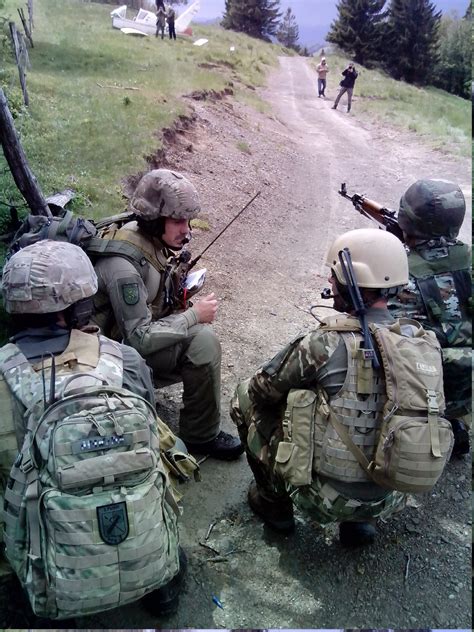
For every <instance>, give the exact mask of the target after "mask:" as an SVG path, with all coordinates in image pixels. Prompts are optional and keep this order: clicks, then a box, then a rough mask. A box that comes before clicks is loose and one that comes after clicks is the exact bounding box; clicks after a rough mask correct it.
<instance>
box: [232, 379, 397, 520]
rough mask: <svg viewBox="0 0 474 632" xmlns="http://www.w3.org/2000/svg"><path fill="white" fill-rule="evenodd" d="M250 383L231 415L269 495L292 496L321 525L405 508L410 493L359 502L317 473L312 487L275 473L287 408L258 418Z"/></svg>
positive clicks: (235, 401) (236, 396) (238, 392)
mask: <svg viewBox="0 0 474 632" xmlns="http://www.w3.org/2000/svg"><path fill="white" fill-rule="evenodd" d="M248 383H249V380H246V381H245V382H241V383H240V384H239V385H238V386H237V388H236V391H235V393H234V396H233V398H232V400H231V403H230V416H231V418H232V420H233V421H234V423H235V424H236V426H237V429H238V431H239V435H240V440H241V441H242V443H243V444H244V446H245V452H246V455H247V460H248V462H249V465H250V468H251V470H252V472H253V474H254V476H255V481H256V483H257V485H258V487H259V489H260V490H261V491H262V493H264V494H265V496H267V497H268V498H269V499H274V500H280V499H282V498H285V497H290V498H291V499H292V501H293V503H294V504H295V505H296V507H298V508H299V509H301V510H302V511H303V512H304V513H306V514H308V515H309V516H310V517H311V518H312V519H313V520H314V521H315V522H317V523H319V524H320V525H328V524H331V523H333V522H343V521H346V520H351V521H366V520H371V519H376V518H386V517H388V516H389V515H390V514H392V513H394V512H396V511H400V510H401V509H403V508H404V507H405V502H406V494H403V493H401V492H397V491H391V492H388V493H387V494H386V495H385V496H384V497H383V498H382V499H379V500H374V501H362V500H357V499H355V498H349V497H347V496H345V495H343V494H342V493H341V492H339V491H337V490H336V489H334V488H333V487H332V486H331V485H330V483H329V482H327V479H325V480H324V481H322V480H321V479H320V478H319V477H318V476H317V474H314V475H313V481H312V483H311V485H306V486H302V487H294V486H292V485H290V484H289V483H287V482H285V481H284V480H283V478H282V477H281V476H279V475H278V474H277V473H276V472H275V470H274V465H275V457H276V453H277V450H278V444H279V443H280V441H281V440H282V439H283V428H282V423H281V419H282V418H283V412H284V407H283V408H282V409H281V410H275V411H273V414H268V416H266V415H262V414H260V415H257V414H256V411H255V410H254V408H253V406H252V404H251V401H250V398H249V396H248Z"/></svg>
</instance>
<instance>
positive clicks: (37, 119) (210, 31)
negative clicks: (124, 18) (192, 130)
mask: <svg viewBox="0 0 474 632" xmlns="http://www.w3.org/2000/svg"><path fill="white" fill-rule="evenodd" d="M18 6H21V2H20V0H6V9H4V10H3V14H6V15H9V16H11V17H12V19H14V20H15V21H17V22H18V15H17V11H16V9H17V7H18ZM34 7H35V16H34V21H35V28H34V32H33V37H34V43H35V46H34V48H33V49H30V51H29V54H30V61H31V69H30V70H29V73H28V91H29V95H30V107H29V109H28V111H26V110H25V109H22V107H21V94H20V91H19V88H18V78H17V74H16V69H15V68H14V67H13V66H12V65H10V66H8V65H7V67H6V68H3V69H0V82H1V84H2V86H3V87H4V89H5V90H6V93H7V96H8V98H9V102H10V105H11V108H12V110H13V111H14V113H15V116H16V119H15V122H16V125H17V129H18V131H19V132H20V134H21V138H22V142H23V145H24V148H25V151H26V154H27V156H28V158H29V161H30V164H31V167H32V169H33V171H34V173H35V174H36V176H37V178H38V181H39V182H40V184H41V187H42V189H43V191H44V193H45V194H50V193H52V192H54V191H57V190H61V189H63V188H64V187H65V186H71V187H72V188H74V189H75V190H76V191H77V193H78V197H77V198H76V200H75V202H74V205H75V208H76V209H77V210H80V211H81V212H83V213H85V214H87V215H89V216H92V217H100V216H105V215H110V214H113V213H116V212H118V211H121V210H122V209H123V206H124V204H123V199H122V197H121V189H120V180H121V178H122V177H123V176H125V175H127V174H130V173H136V172H138V171H141V170H143V169H144V168H145V161H144V156H146V155H147V154H150V153H153V152H155V151H156V150H157V149H158V148H159V146H160V140H159V137H158V135H157V132H158V131H159V130H160V129H161V128H162V127H165V126H167V125H169V124H170V123H171V122H172V121H173V120H174V119H175V118H176V117H177V116H178V115H180V114H183V113H185V112H186V110H187V108H188V105H187V101H186V100H185V99H182V98H181V97H182V95H183V94H186V93H189V92H192V91H194V90H202V89H207V90H209V89H214V90H221V89H223V88H225V87H226V86H227V85H229V82H232V84H233V88H234V91H235V97H236V98H238V99H242V100H245V101H247V102H249V103H251V104H252V105H254V106H255V107H258V108H263V107H265V105H264V104H263V103H262V102H261V101H259V100H258V97H257V96H256V94H255V92H254V91H253V90H251V89H250V88H252V87H255V86H258V85H261V84H263V83H264V81H265V75H266V73H267V72H268V70H269V69H270V68H271V66H272V65H275V64H276V63H277V56H278V55H279V54H282V52H284V51H283V49H281V48H280V47H278V46H274V45H270V44H266V43H264V42H260V41H258V40H254V39H252V38H249V37H247V36H245V35H242V34H238V33H234V32H230V31H225V30H223V29H220V28H218V27H214V26H207V27H206V26H195V27H194V38H193V39H196V38H197V37H206V38H208V39H209V43H208V44H207V45H205V46H203V47H196V46H193V44H192V41H193V40H191V39H189V38H188V39H186V40H185V39H178V41H176V42H170V41H169V40H167V39H165V40H164V41H161V39H155V38H154V37H147V38H136V37H131V36H126V35H124V34H122V33H121V32H120V31H117V30H115V29H112V28H111V18H110V15H109V14H110V11H111V9H112V8H113V6H112V5H103V4H95V3H94V2H82V1H81V0H35V2H34ZM231 46H232V47H235V50H233V51H231V50H230V48H231ZM311 63H313V64H314V65H316V63H317V60H312V62H311ZM328 63H329V65H330V67H331V73H330V75H329V83H330V86H331V87H334V88H335V87H336V86H337V85H338V83H339V78H340V74H339V73H340V71H341V70H342V69H343V67H344V65H345V60H343V59H342V57H338V56H336V55H331V56H328ZM356 95H357V97H358V99H357V103H356V105H355V107H354V109H355V108H357V115H360V114H361V113H362V114H363V115H365V116H369V117H370V118H371V119H375V120H379V121H388V122H389V123H390V124H394V125H400V126H401V127H404V128H409V129H412V130H413V131H415V132H418V133H420V134H423V135H427V136H428V137H429V139H430V142H432V143H433V145H434V146H436V147H442V148H443V149H446V150H448V151H453V152H456V153H461V154H465V155H467V154H468V152H469V149H470V102H468V101H464V100H462V99H459V98H457V97H454V96H452V95H448V94H447V93H444V92H441V91H439V90H435V89H423V90H421V89H418V88H415V87H413V86H408V85H406V84H404V83H401V82H396V81H393V80H391V79H388V78H386V77H384V76H383V75H382V74H381V73H378V72H376V71H368V70H365V69H363V70H362V72H361V74H360V77H359V79H358V82H357V84H356ZM2 161H3V157H1V158H0V191H1V195H0V202H5V201H6V202H8V203H10V202H13V203H15V202H16V203H17V204H19V203H21V198H20V196H19V194H18V192H17V190H16V188H15V186H14V184H13V182H12V180H11V177H10V175H9V173H8V169H7V168H6V166H5V164H4V163H3V162H2ZM4 208H5V207H4V206H1V205H0V215H1V211H2V209H4ZM0 231H1V226H0Z"/></svg>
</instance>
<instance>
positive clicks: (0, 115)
mask: <svg viewBox="0 0 474 632" xmlns="http://www.w3.org/2000/svg"><path fill="white" fill-rule="evenodd" d="M0 143H1V145H2V147H3V153H4V154H5V159H6V161H7V162H8V166H9V167H10V171H11V173H12V176H13V179H14V180H15V184H16V186H17V187H18V189H19V191H20V193H21V194H22V196H23V197H24V198H25V200H26V203H27V204H28V206H29V207H30V209H31V212H32V214H33V215H48V216H49V217H51V215H52V213H51V211H50V210H49V208H48V205H47V203H46V200H45V198H44V195H43V193H42V191H41V188H40V186H39V184H38V182H37V180H36V178H35V176H34V174H33V172H32V171H31V169H30V166H29V165H28V160H27V158H26V156H25V152H24V151H23V147H22V146H21V142H20V139H19V138H18V134H17V132H16V129H15V124H14V122H13V117H12V115H11V112H10V110H9V108H8V102H7V98H6V96H5V93H4V92H3V90H2V88H0Z"/></svg>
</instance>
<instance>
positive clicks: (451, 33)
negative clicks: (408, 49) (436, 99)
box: [433, 16, 471, 99]
mask: <svg viewBox="0 0 474 632" xmlns="http://www.w3.org/2000/svg"><path fill="white" fill-rule="evenodd" d="M433 75H434V80H433V85H435V86H437V87H438V88H442V89H443V90H447V91H448V92H452V93H453V94H457V95H458V96H460V97H464V98H465V99H469V98H470V95H471V19H470V18H467V17H464V19H462V20H460V19H459V18H457V17H456V16H454V17H452V16H443V17H442V18H441V23H440V30H439V62H438V64H437V65H436V66H435V68H434V72H433Z"/></svg>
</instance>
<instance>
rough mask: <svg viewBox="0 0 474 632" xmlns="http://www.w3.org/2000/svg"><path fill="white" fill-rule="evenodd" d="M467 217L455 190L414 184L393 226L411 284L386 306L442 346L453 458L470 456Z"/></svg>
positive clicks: (443, 184)
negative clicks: (399, 233) (400, 237)
mask: <svg viewBox="0 0 474 632" xmlns="http://www.w3.org/2000/svg"><path fill="white" fill-rule="evenodd" d="M465 212H466V203H465V200H464V195H463V193H462V191H461V189H460V187H459V186H458V185H456V184H453V183H452V182H447V181H444V180H418V181H417V182H415V183H414V184H412V185H411V186H410V187H409V189H408V190H407V191H406V192H405V193H404V195H403V196H402V198H401V200H400V210H399V212H398V222H399V224H400V227H401V228H402V230H403V232H404V237H405V242H406V244H407V245H408V247H409V248H410V251H409V254H408V266H409V271H410V280H409V283H408V285H407V287H405V288H403V290H402V291H401V292H400V294H399V295H398V296H397V297H396V298H392V299H390V301H389V310H390V313H391V314H392V315H393V316H394V318H402V317H405V318H413V319H416V320H418V321H419V322H420V323H421V324H422V325H423V327H424V328H425V329H430V330H432V331H434V333H435V334H436V336H437V338H438V340H439V343H440V345H441V347H442V354H443V375H444V392H445V397H446V412H445V416H446V418H447V419H449V420H450V422H451V424H452V427H453V432H454V439H455V443H454V449H453V455H462V454H466V453H467V452H469V431H468V429H469V428H470V418H471V411H472V393H471V380H472V375H471V374H472V321H471V318H472V316H471V310H470V306H469V302H470V299H471V251H470V248H469V247H468V246H467V245H466V244H464V243H462V242H461V241H459V240H458V239H457V236H458V233H459V230H460V228H461V226H462V223H463V220H464V215H465Z"/></svg>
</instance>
